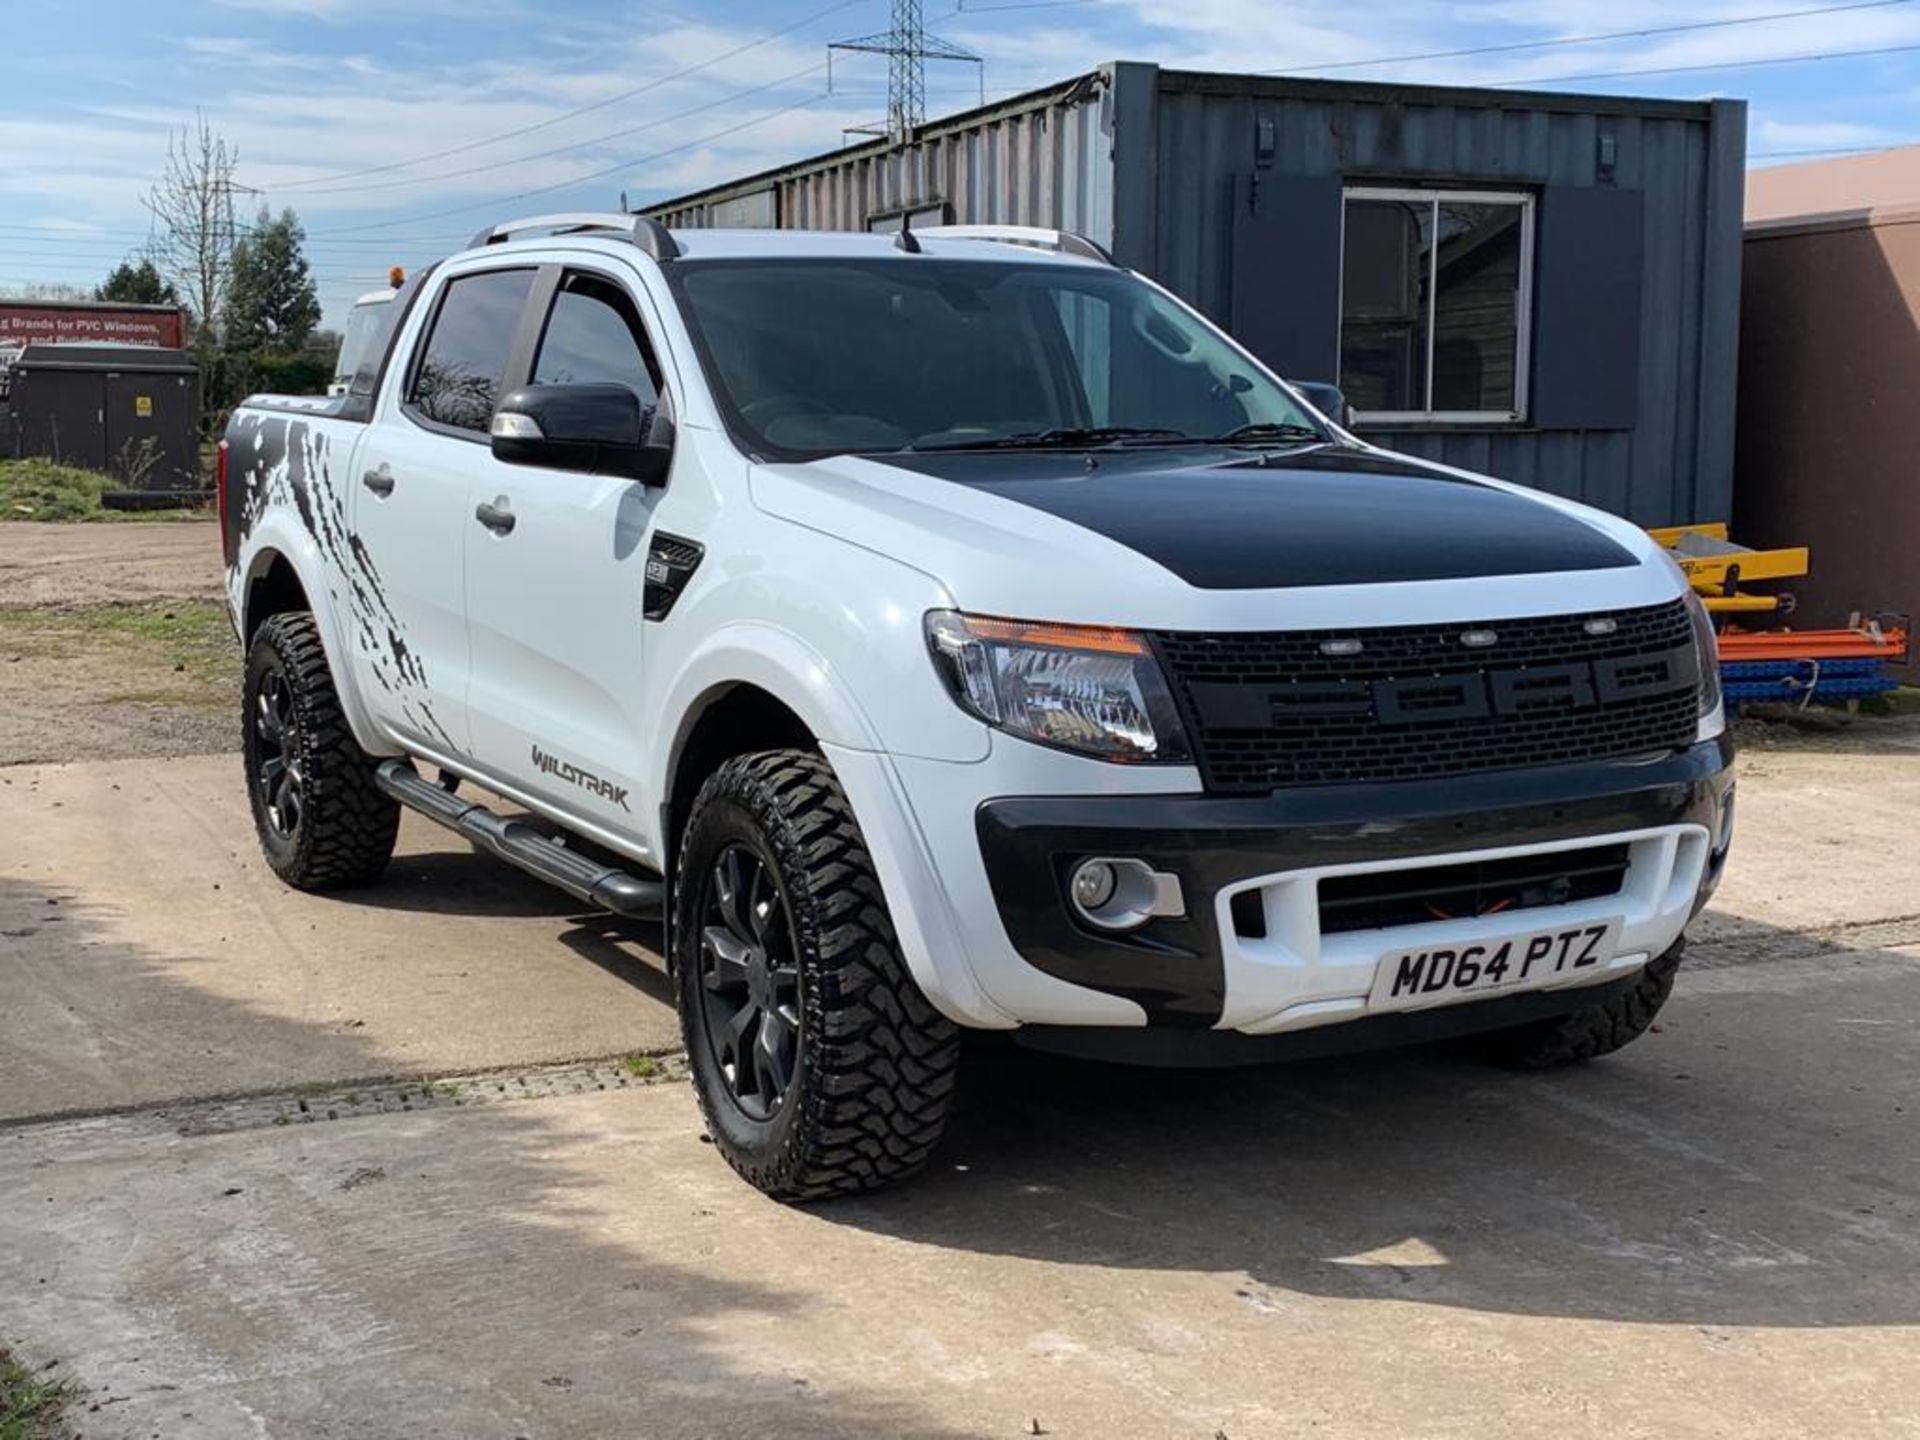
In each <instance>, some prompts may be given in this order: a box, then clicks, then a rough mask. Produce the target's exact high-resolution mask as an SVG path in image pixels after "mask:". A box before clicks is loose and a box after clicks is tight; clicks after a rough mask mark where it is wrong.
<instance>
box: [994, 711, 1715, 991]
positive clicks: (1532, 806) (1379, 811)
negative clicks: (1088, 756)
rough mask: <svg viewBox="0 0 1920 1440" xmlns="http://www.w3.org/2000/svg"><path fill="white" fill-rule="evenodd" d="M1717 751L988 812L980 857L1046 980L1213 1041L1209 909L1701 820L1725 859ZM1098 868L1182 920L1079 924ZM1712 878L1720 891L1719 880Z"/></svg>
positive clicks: (1219, 976) (1072, 800) (1215, 969)
mask: <svg viewBox="0 0 1920 1440" xmlns="http://www.w3.org/2000/svg"><path fill="white" fill-rule="evenodd" d="M1732 755H1733V752H1732V746H1731V744H1730V743H1729V742H1728V741H1727V740H1726V739H1725V737H1722V738H1720V739H1717V740H1711V741H1707V742H1704V743H1702V744H1699V745H1695V746H1692V747H1691V748H1689V749H1686V750H1682V751H1676V752H1672V753H1669V754H1666V755H1662V756H1658V757H1654V758H1650V759H1646V760H1640V761H1608V762H1599V763H1594V764H1588V765H1567V766H1555V767H1552V768H1541V769H1534V770H1507V771H1500V772H1495V773H1490V774H1485V775H1469V776H1459V777H1455V778H1451V779H1447V780H1435V781H1417V782H1404V783H1397V784H1381V785H1341V786H1319V787H1314V788H1310V789H1298V790H1281V791H1276V792H1274V793H1273V794H1271V795H1260V796H1219V795H1097V796H1085V795H1077V796H1062V797H1056V798H1045V797H1042V798H1018V799H1002V800H989V801H986V802H985V803H984V804H982V805H981V806H980V808H979V810H978V812H977V814H976V817H975V825H976V828H977V831H978V834H979V839H980V849H981V855H982V857H983V859H984V861H985V864H986V870H987V878H988V881H989V883H990V884H991V886H992V888H993V894H994V899H995V901H996V902H997V903H998V905H999V908H1000V918H1001V921H1002V923H1003V924H1004V925H1005V926H1006V930H1007V935H1008V938H1009V939H1011V940H1012V942H1013V945H1014V948H1015V949H1017V950H1018V951H1019V952H1020V954H1021V955H1022V956H1024V957H1025V958H1026V960H1027V961H1028V963H1029V964H1031V965H1033V966H1034V967H1035V968H1036V969H1039V970H1042V971H1044V972H1045V973H1047V974H1049V975H1052V976H1054V977H1056V978H1057V979H1061V980H1065V981H1067V982H1069V983H1071V984H1074V985H1082V986H1086V987H1088V988H1090V989H1094V990H1100V991H1104V992H1106V993H1108V994H1112V995H1119V996H1122V997H1124V998H1126V999H1129V1000H1132V1001H1134V1002H1136V1003H1137V1004H1139V1005H1140V1006H1141V1007H1142V1008H1143V1009H1145V1010H1146V1012H1147V1019H1148V1023H1149V1025H1152V1026H1170V1027H1185V1028H1190V1029H1205V1028H1207V1027H1210V1026H1212V1025H1213V1024H1214V1023H1216V1022H1217V1021H1218V1020H1219V1018H1220V1015H1221V1011H1222V1007H1223V1005H1224V1003H1225V998H1226V997H1225V989H1226V977H1225V967H1224V963H1223V961H1222V958H1221V941H1220V935H1219V933H1218V930H1217V928H1216V925H1215V917H1214V903H1213V902H1214V897H1215V895H1216V894H1217V893H1218V892H1219V891H1220V890H1221V889H1222V888H1223V887H1225V886H1228V885H1232V884H1234V883H1235V882H1237V881H1241V880H1246V879H1249V878H1251V877H1253V876H1256V875H1270V874H1277V873H1280V872H1283V871H1287V870H1297V869H1301V868H1304V867H1306V866H1311V865H1338V864H1347V863H1353V862H1358V861H1366V860H1380V859H1387V858H1391V857H1394V856H1408V855H1422V856H1424V855H1432V856H1436V857H1438V856H1444V855H1447V854H1450V853H1455V852H1459V851H1464V850H1482V849H1490V848H1494V847H1496V846H1504V845H1527V844H1536V843H1540V842H1543V841H1552V840H1567V839H1579V838H1581V837H1583V836H1588V835H1604V834H1609V833H1614V832H1618V831H1623V830H1642V829H1650V828H1652V827H1655V826H1660V825H1672V824H1681V823H1687V822H1692V823H1695V824H1699V825H1702V826H1704V827H1706V829H1707V830H1708V832H1709V833H1710V834H1712V835H1713V836H1714V849H1715V851H1716V852H1718V851H1719V849H1720V845H1719V824H1720V800H1721V796H1722V795H1723V794H1724V793H1725V791H1726V789H1727V787H1728V786H1729V785H1730V784H1731V783H1732V775H1731V772H1730V770H1729V766H1730V765H1731V763H1732ZM1090 855H1137V856H1139V857H1140V858H1141V859H1144V860H1146V861H1147V862H1148V863H1149V864H1151V865H1153V866H1154V868H1156V869H1159V870H1166V871H1171V872H1172V873H1174V874H1176V875H1178V876H1179V877H1180V883H1181V888H1182V890H1183V891H1184V892H1185V895H1186V900H1187V912H1188V913H1187V915H1186V916H1185V917H1183V918H1180V919H1161V920H1155V921H1152V922H1151V923H1149V924H1148V925H1146V926H1145V927H1143V928H1142V929H1140V930H1138V931H1135V932H1133V933H1131V934H1128V935H1124V936H1115V935H1109V934H1102V933H1098V932H1095V931H1093V930H1091V929H1090V928H1088V927H1085V926H1083V925H1080V924H1078V923H1076V922H1075V920H1074V919H1073V917H1072V915H1071V914H1070V913H1069V912H1068V910H1067V907H1066V905H1065V903H1064V901H1063V899H1062V895H1063V891H1064V883H1065V879H1066V872H1067V871H1068V869H1070V868H1071V866H1072V865H1073V864H1074V863H1076V862H1077V861H1078V860H1080V859H1082V858H1085V857H1086V856H1090ZM1717 874H1718V864H1717V861H1716V866H1715V870H1714V874H1713V876H1712V877H1710V879H1711V878H1717Z"/></svg>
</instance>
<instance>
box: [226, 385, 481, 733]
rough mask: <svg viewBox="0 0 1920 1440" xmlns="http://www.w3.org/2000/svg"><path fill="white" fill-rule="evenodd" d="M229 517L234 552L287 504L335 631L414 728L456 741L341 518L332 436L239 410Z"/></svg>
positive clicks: (232, 443)
mask: <svg viewBox="0 0 1920 1440" xmlns="http://www.w3.org/2000/svg"><path fill="white" fill-rule="evenodd" d="M227 442H228V451H227V463H228V476H229V478H228V484H229V486H230V491H229V493H230V495H231V496H232V500H231V503H230V506H229V518H228V524H229V525H231V526H233V527H234V528H235V529H236V530H237V531H238V540H239V543H238V545H236V546H235V553H236V554H241V553H243V552H244V550H245V547H246V542H247V540H248V539H249V538H250V537H251V536H252V534H253V532H254V531H255V530H256V529H257V528H259V525H260V522H261V520H262V519H263V518H264V517H265V516H266V514H267V513H268V511H270V510H272V509H274V508H276V507H279V506H286V507H290V508H291V509H292V510H293V512H294V513H295V514H296V515H298V516H299V517H300V525H301V528H302V529H304V530H305V531H306V532H307V534H308V535H310V536H312V537H313V542H314V545H315V547H316V548H317V549H318V550H319V552H320V555H321V558H322V562H323V568H324V574H323V575H322V576H321V578H320V583H321V584H323V585H325V587H326V592H327V596H326V598H327V599H328V600H329V602H330V603H331V604H332V605H333V607H334V609H335V613H336V614H338V615H341V616H343V617H344V619H343V621H342V624H341V631H342V633H343V634H345V635H346V636H347V637H348V638H349V639H350V640H351V641H352V642H353V645H354V647H355V649H356V650H358V651H359V653H360V655H361V657H362V658H363V659H364V661H365V662H366V666H367V668H368V670H369V671H370V672H371V673H372V675H373V680H374V683H375V684H376V685H378V686H379V687H380V689H381V690H383V691H384V692H386V693H387V694H388V695H390V696H393V697H395V699H396V700H397V701H398V704H399V710H400V713H401V715H402V716H403V717H404V718H405V719H406V721H407V722H408V723H409V724H410V725H412V726H413V728H414V729H416V730H417V731H420V732H421V733H423V734H430V735H434V736H437V737H438V738H439V739H440V741H441V742H442V743H443V744H444V745H445V746H446V747H447V748H448V749H449V750H457V749H459V748H460V747H459V746H458V745H457V744H456V743H455V741H454V739H453V737H452V736H451V735H449V734H448V733H447V731H446V728H445V727H444V726H443V725H441V723H440V721H439V718H438V717H437V716H435V715H434V713H433V707H432V704H431V702H430V693H429V691H428V689H427V667H426V664H425V662H424V661H423V660H422V659H421V658H420V654H419V652H418V651H417V650H415V649H414V648H413V646H412V645H411V644H409V643H408V641H407V638H406V637H407V627H406V624H405V623H404V622H403V621H402V620H401V619H400V617H399V616H398V615H397V614H396V613H395V612H394V610H393V606H392V604H391V603H390V601H389V600H388V598H387V591H386V586H385V585H384V584H382V583H381V579H380V571H379V568H378V567H377V566H376V565H375V564H374V560H373V555H372V554H371V552H370V551H369V550H368V549H367V545H366V542H365V541H364V540H362V539H361V538H360V536H359V535H358V534H356V533H355V532H354V530H353V528H352V525H351V523H350V522H349V520H348V517H347V509H346V506H347V497H346V495H345V494H344V493H343V492H342V490H341V488H340V487H339V486H338V485H336V484H335V483H334V481H333V473H332V468H331V465H330V463H329V462H330V459H331V456H332V451H333V443H332V437H331V436H329V435H328V434H327V432H326V431H325V430H323V429H319V428H317V427H315V426H314V425H313V424H312V423H311V422H309V421H307V420H303V419H301V418H299V417H298V416H295V415H290V414H275V413H253V412H247V411H242V412H241V413H240V414H237V415H235V416H234V418H233V421H232V423H231V424H230V425H229V426H228V427H227Z"/></svg>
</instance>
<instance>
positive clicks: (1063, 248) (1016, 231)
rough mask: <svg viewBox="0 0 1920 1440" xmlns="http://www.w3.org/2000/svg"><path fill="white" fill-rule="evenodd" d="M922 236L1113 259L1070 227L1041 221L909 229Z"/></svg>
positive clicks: (1108, 262)
mask: <svg viewBox="0 0 1920 1440" xmlns="http://www.w3.org/2000/svg"><path fill="white" fill-rule="evenodd" d="M913 233H914V234H915V235H916V236H917V237H918V238H920V239H922V240H926V239H934V240H999V241H1003V242H1005V243H1007V244H1010V245H1030V246H1034V247H1035V248H1037V249H1041V250H1052V251H1055V252H1056V253H1058V254H1061V255H1078V256H1079V257H1080V258H1081V259H1083V260H1098V261H1099V262H1100V263H1101V264H1102V265H1111V264H1113V263H1114V261H1113V256H1112V255H1110V254H1109V253H1108V252H1107V250H1106V248H1105V247H1104V246H1101V245H1096V244H1094V243H1093V241H1091V240H1089V239H1087V237H1086V236H1084V235H1076V234H1074V233H1073V231H1071V230H1052V229H1048V228H1047V227H1046V226H1044V225H928V226H926V227H925V228H924V229H920V230H915V231H914V232H913Z"/></svg>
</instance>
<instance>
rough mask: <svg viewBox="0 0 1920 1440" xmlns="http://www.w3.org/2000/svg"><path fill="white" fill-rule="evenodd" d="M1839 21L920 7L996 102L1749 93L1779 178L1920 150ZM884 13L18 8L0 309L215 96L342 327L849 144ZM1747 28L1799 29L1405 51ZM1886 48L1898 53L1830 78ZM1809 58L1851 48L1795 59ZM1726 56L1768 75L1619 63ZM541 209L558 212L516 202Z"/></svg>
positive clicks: (1903, 96)
mask: <svg viewBox="0 0 1920 1440" xmlns="http://www.w3.org/2000/svg"><path fill="white" fill-rule="evenodd" d="M1842 3H1843V0H1693V3H1691V4H1688V5H1686V6H1679V5H1675V4H1672V3H1670V0H1461V3H1454V4H1431V3H1409V0H1370V3H1366V4H1355V3H1353V0H958V4H956V0H928V3H927V6H926V13H927V17H928V24H929V28H930V29H933V30H935V31H936V32H937V33H938V34H940V35H941V36H943V37H944V38H946V39H949V40H951V41H953V42H955V43H956V44H959V45H962V46H964V47H966V48H968V49H970V50H972V51H974V52H976V53H977V54H979V55H981V56H983V57H984V59H985V61H986V64H985V67H984V83H985V87H986V92H987V95H988V97H989V98H994V97H996V96H999V95H1004V94H1009V93H1013V92H1015V91H1018V90H1022V89H1028V88H1031V87H1033V86H1036V85H1040V84H1044V83H1047V82H1048V81H1051V80H1055V79H1059V78H1061V77H1064V76H1067V75H1070V74H1073V73H1075V72H1076V71H1079V70H1083V69H1086V68H1089V67H1091V66H1092V65H1094V64H1097V63H1098V62H1100V61H1102V60H1108V59H1116V58H1118V59H1140V60H1153V61H1157V62H1159V63H1161V64H1164V65H1179V66H1187V67H1194V68H1216V69H1226V70H1281V69H1289V70H1295V71H1300V72H1304V73H1323V74H1327V75H1330V76H1333V77H1336V78H1337V77H1347V76H1351V77H1355V78H1363V77H1364V78H1378V79H1395V80H1419V81H1427V82H1437V83H1461V84H1506V83H1521V84H1527V85H1531V86H1536V87H1538V88H1560V89H1574V90H1593V91H1612V92H1620V93H1637V94H1650V95H1670V96H1682V97H1694V96H1703V95H1731V96H1739V97H1743V98H1746V99H1748V100H1750V101H1751V102H1752V107H1753V108H1752V113H1751V116H1750V139H1751V147H1750V148H1751V152H1752V158H1753V160H1754V163H1756V164H1764V163H1770V162H1774V161H1778V160H1781V159H1794V158H1800V157H1801V155H1802V153H1803V152H1807V151H1815V150H1826V149H1842V148H1859V147H1870V146H1878V145H1888V144H1900V143H1907V142H1913V141H1920V0H1880V3H1873V4H1860V3H1857V0H1856V3H1854V4H1852V5H1850V6H1847V7H1846V8H1832V9H1828V10H1827V11H1826V13H1821V14H1793V13H1790V12H1800V11H1811V10H1815V9H1818V8H1822V7H1827V6H1835V5H1839V4H1842ZM887 11H888V5H887V0H841V3H838V4H834V3H832V0H786V3H771V0H707V3H704V4H698V3H684V4H682V3H667V4H661V3H634V0H624V3H623V0H545V3H536V0H169V3H167V4H163V5H158V4H154V3H152V0H9V3H8V5H7V22H6V35H7V40H8V48H9V51H10V55H9V60H10V64H9V66H8V81H7V84H6V85H5V86H4V87H0V157H4V159H0V293H5V292H8V291H12V290H16V289H18V288H19V287H20V286H21V285H22V284H27V283H41V284H46V283H61V282H64V283H70V284H79V285H91V284H93V283H95V282H96V281H97V280H98V279H99V278H100V277H101V276H102V275H103V274H104V273H105V272H106V271H107V270H108V269H109V268H111V266H112V265H113V263H114V262H115V261H117V260H118V259H119V258H120V257H121V256H122V255H123V254H124V253H126V252H127V251H128V250H131V249H133V248H135V247H137V246H138V244H139V243H140V241H141V239H142V237H143V236H144V234H145V231H146V213H145V211H144V209H143V208H142V205H141V196H142V195H143V193H144V192H145V190H146V188H147V187H148V186H149V185H150V184H151V183H152V181H153V179H154V178H155V176H156V174H157V172H158V171H159V169H160V166H161V164H162V163H163V161H164V158H165V153H166V146H167V135H168V130H169V127H172V126H177V125H179V124H181V123H182V122H185V121H188V120H190V119H191V118H192V115H193V110H194V107H195V106H196V105H197V106H200V107H202V108H204V110H205V111H206V113H207V115H208V118H209V119H210V120H211V122H212V123H213V125H214V126H215V128H216V129H218V130H219V131H220V132H222V133H223V134H224V135H225V136H227V137H228V138H229V139H230V140H231V141H233V142H234V143H235V144H236V145H237V146H238V148H239V152H240V167H239V172H238V179H239V180H240V181H241V182H242V183H243V184H245V185H248V186H252V187H256V188H257V189H259V190H260V191H261V192H262V198H264V199H265V200H266V201H267V202H268V203H269V204H271V205H272V206H273V207H274V208H275V209H278V208H279V207H281V206H283V205H291V206H293V207H294V208H295V209H297V210H298V211H299V213H300V215H301V217H302V219H303V221H304V222H305V223H306V226H307V229H308V231H309V233H310V237H311V238H310V245H309V253H310V255H311V258H312V260H313V264H314V269H315V272H316V275H317V276H318V278H319V282H320V287H321V295H322V300H323V302H324V303H325V305H326V309H327V315H328V319H329V321H331V322H336V323H337V321H338V320H339V318H340V315H341V313H342V311H343V310H344V307H345V305H346V304H348V303H350V301H351V298H352V296H353V295H355V294H357V293H358V292H360V291H362V290H365V289H369V288H372V287H373V286H375V285H377V284H379V283H380V282H381V278H382V276H383V275H384V273H385V269H386V267H387V265H388V264H390V263H418V262H419V261H420V260H422V259H425V258H428V257H430V256H432V255H434V254H436V253H440V252H442V251H444V250H446V249H448V248H451V247H453V246H456V245H458V244H460V243H462V242H463V241H464V240H465V238H466V237H467V236H469V235H470V234H471V233H472V232H473V231H474V230H475V229H476V228H478V227H479V225H480V224H482V223H483V222H485V221H487V220H490V219H497V218H500V217H503V216H506V215H511V214H516V213H527V212H528V211H529V210H530V209H532V210H554V209H574V208H595V209H599V208H608V207H610V206H612V205H613V204H614V203H616V201H617V197H618V195H619V193H620V192H621V191H622V190H625V191H626V192H627V193H628V194H629V196H631V197H632V199H633V200H634V201H635V202H636V203H638V202H641V201H644V200H649V199H654V198H658V197H662V196H666V195H672V194H678V193H681V192H683V191H686V190H689V189H694V188H697V187H699V186H701V185H705V184H709V183H712V182H714V181H718V180H723V179H727V178H730V177H732V176H735V175H740V174H744V173H747V172H750V171H752V170H756V169H761V168H764V167H766V166H769V165H774V164H778V163H780V162H781V161H784V160H789V159H793V158H796V157H798V156H803V155H809V154H813V153H816V152H818V151H821V150H826V149H830V148H832V147H834V146H835V145H837V144H838V143H839V142H840V133H841V129H842V127H844V126H850V125H856V124H861V123H865V122H870V121H872V120H874V119H876V118H877V117H879V116H880V115H881V114H882V113H883V111H884V108H885V95H884V91H885V83H886V62H885V60H884V59H881V58H878V57H854V58H850V59H848V58H842V59H836V61H835V64H834V68H833V89H832V91H831V92H830V91H829V90H828V88H827V78H828V77H827V72H826V68H825V66H826V50H825V46H826V43H827V42H828V41H830V40H834V39H841V38H845V37H848V36H854V35H860V34H865V33H870V32H873V31H877V30H883V29H885V27H886V24H887ZM1757 16H1783V17H1784V18H1776V19H1767V20H1763V21H1759V22H1757V23H1746V24H1737V25H1727V26H1721V27H1718V28H1703V29H1696V30H1690V31H1684V32H1680V33H1667V34H1657V35H1638V36H1626V37H1623V38H1619V39H1613V40H1603V41H1598V42H1594V43H1577V44H1555V45H1552V46H1542V47H1540V48H1516V49H1507V50H1504V51H1501V52H1498V53H1491V54H1480V55H1468V56H1452V57H1448V58H1439V59H1425V60H1415V59H1406V58H1396V57H1409V56H1418V55H1430V54H1432V53H1433V52H1436V51H1454V50H1462V49H1469V48H1477V47H1491V46H1515V47H1526V46H1531V45H1532V44H1533V42H1541V41H1564V40H1567V39H1569V38H1574V37H1587V36H1593V35H1596V34H1611V33H1615V32H1620V31H1626V30H1631V29H1635V28H1647V27H1670V26H1675V25H1679V24H1689V23H1691V24H1698V23H1699V22H1703V21H1717V20H1728V19H1746V18H1749V17H1757ZM1899 47H1910V48H1906V49H1900V48H1899ZM1875 49H1879V50H1892V51H1893V53H1886V54H1880V55H1874V56H1854V57H1838V52H1845V51H1859V50H1875ZM1811 55H1824V56H1829V57H1837V58H1827V59H1824V60H1819V61H1811V60H1806V59H1802V58H1796V57H1807V56H1811ZM1383 59H1385V60H1389V61H1392V62H1393V63H1385V64H1355V63H1354V62H1360V61H1376V60H1383ZM1728 61H1740V62H1766V63H1759V64H1753V63H1748V64H1746V65H1744V66H1743V67H1742V68H1735V69H1693V68H1688V69H1686V70H1684V71H1683V72H1681V73H1673V74H1657V75H1653V74H1639V75H1631V76H1629V75H1619V74H1617V73H1616V72H1621V71H1647V70H1659V69H1667V68H1670V67H1698V66H1706V65H1710V64H1720V63H1724V62H1728ZM1774 62H1779V63H1774ZM695 67H697V68H695ZM1585 77H1600V78H1585ZM978 83H979V82H978V81H977V80H976V78H975V75H974V72H973V69H972V67H968V66H959V65H935V66H932V67H930V73H929V77H928V88H929V91H930V104H929V110H930V112H931V113H934V114H938V113H941V112H943V111H950V110H957V109H963V108H966V107H967V106H969V105H970V104H972V103H973V102H974V100H975V99H976V97H977V90H976V88H975V87H976V85H977V84H978ZM576 112H581V113H576ZM528 127H537V128H532V129H529V128H528ZM516 130H517V131H521V132H522V133H520V134H518V135H514V136H511V137H508V138H496V137H500V136H502V134H503V132H508V131H516ZM528 191H541V192H543V193H541V194H538V195H534V196H526V197H525V198H518V197H521V196H523V195H524V194H525V192H528Z"/></svg>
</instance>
